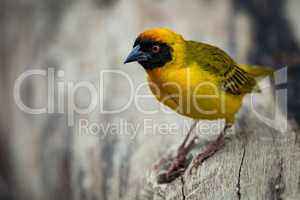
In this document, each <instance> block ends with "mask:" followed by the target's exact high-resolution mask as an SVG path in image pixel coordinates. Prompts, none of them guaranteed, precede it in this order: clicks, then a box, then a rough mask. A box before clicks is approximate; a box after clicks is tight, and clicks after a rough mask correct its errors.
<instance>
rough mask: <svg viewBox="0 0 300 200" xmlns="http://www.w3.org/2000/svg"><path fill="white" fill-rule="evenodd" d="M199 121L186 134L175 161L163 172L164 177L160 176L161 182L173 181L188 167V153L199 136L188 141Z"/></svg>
mask: <svg viewBox="0 0 300 200" xmlns="http://www.w3.org/2000/svg"><path fill="white" fill-rule="evenodd" d="M197 122H198V121H195V122H194V123H193V125H192V126H191V128H190V129H189V132H188V134H187V135H186V136H185V138H184V140H183V142H182V143H181V145H180V146H179V148H178V150H177V155H176V157H175V159H174V161H173V162H172V163H171V165H170V167H169V168H168V170H167V172H166V173H165V174H163V177H160V181H158V182H160V183H168V182H171V181H173V180H174V179H175V178H177V177H178V176H180V175H181V174H182V173H183V172H184V171H185V170H186V168H187V165H188V163H187V155H188V153H189V152H190V150H191V149H192V147H193V146H194V144H195V142H196V140H197V138H198V137H197V136H195V137H193V138H192V139H191V141H190V142H188V140H189V138H190V136H191V134H192V131H193V129H194V128H195V127H196V125H197Z"/></svg>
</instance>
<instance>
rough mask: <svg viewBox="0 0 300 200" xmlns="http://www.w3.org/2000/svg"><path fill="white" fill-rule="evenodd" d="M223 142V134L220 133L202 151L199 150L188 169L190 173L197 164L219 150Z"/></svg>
mask: <svg viewBox="0 0 300 200" xmlns="http://www.w3.org/2000/svg"><path fill="white" fill-rule="evenodd" d="M224 144H225V142H224V134H222V133H221V134H220V135H219V136H218V138H217V139H216V140H215V141H214V142H212V143H211V144H209V146H208V147H207V148H206V149H205V150H204V151H203V152H201V153H200V154H198V155H197V156H196V157H195V158H194V160H193V166H192V167H191V169H190V174H191V173H192V171H193V169H197V168H198V167H199V165H201V164H202V163H203V161H204V160H206V159H207V158H209V157H211V156H212V155H214V154H215V153H216V152H217V151H218V150H220V149H221V148H222V147H223V145H224Z"/></svg>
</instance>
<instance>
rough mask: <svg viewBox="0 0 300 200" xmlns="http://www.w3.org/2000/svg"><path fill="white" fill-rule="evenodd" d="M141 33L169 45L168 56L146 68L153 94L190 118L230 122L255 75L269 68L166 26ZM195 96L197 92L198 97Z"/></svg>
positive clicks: (251, 88)
mask: <svg viewBox="0 0 300 200" xmlns="http://www.w3.org/2000/svg"><path fill="white" fill-rule="evenodd" d="M141 37H144V38H151V39H153V40H156V41H161V42H165V43H166V44H168V45H170V46H171V47H172V50H173V51H172V56H173V58H172V60H171V61H170V62H168V63H166V64H165V65H164V66H162V67H159V68H154V69H149V70H147V74H148V81H149V85H150V89H151V91H152V92H153V94H154V95H155V97H156V98H157V99H158V100H159V101H160V102H162V103H164V104H165V105H167V106H168V107H170V108H171V109H173V110H175V111H176V112H177V113H179V114H181V115H184V116H188V117H191V118H194V119H208V120H214V119H225V120H226V122H227V123H233V122H234V118H235V114H236V113H237V112H238V111H239V109H240V107H241V104H242V100H243V97H244V95H245V94H247V93H250V92H251V91H252V90H254V89H255V88H256V87H257V83H256V81H255V79H254V78H255V77H258V76H266V75H269V74H270V73H272V70H270V69H264V68H260V67H253V66H247V65H238V64H236V63H235V62H234V61H233V60H232V59H231V58H230V57H229V56H228V55H227V54H226V53H225V52H224V51H222V50H221V49H219V48H217V47H214V46H211V45H208V44H204V43H199V42H194V41H186V40H184V39H183V37H181V36H180V35H178V34H176V33H174V32H172V31H169V30H166V29H152V30H148V31H146V32H144V33H143V34H141ZM196 96H199V98H198V97H197V98H196Z"/></svg>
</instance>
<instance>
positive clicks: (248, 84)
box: [187, 41, 256, 95]
mask: <svg viewBox="0 0 300 200" xmlns="http://www.w3.org/2000/svg"><path fill="white" fill-rule="evenodd" d="M187 50H188V52H187V56H188V57H187V60H188V61H190V62H195V61H196V63H197V64H198V65H199V67H201V68H202V69H203V70H206V71H208V72H210V73H212V74H214V75H216V76H217V79H218V80H219V83H220V86H221V88H222V89H223V90H224V91H226V92H228V93H231V94H234V95H240V94H245V93H249V92H251V91H252V90H253V88H254V87H255V86H256V81H255V79H254V78H253V77H252V76H251V75H250V74H248V73H247V72H246V71H245V70H243V69H241V68H240V67H238V65H237V64H236V63H235V62H234V60H233V59H232V58H231V57H230V56H229V55H228V54H227V53H226V52H224V51H223V50H221V49H219V48H217V47H214V46H211V45H209V44H205V43H198V42H194V41H187Z"/></svg>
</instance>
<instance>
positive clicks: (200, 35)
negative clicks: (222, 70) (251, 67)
mask: <svg viewBox="0 0 300 200" xmlns="http://www.w3.org/2000/svg"><path fill="white" fill-rule="evenodd" d="M299 10H300V1H298V0H186V1H182V0H1V1H0V27H1V31H0V34H1V35H0V44H1V46H0V47H1V49H0V53H1V54H0V55H1V61H2V62H1V67H0V77H1V78H0V94H1V98H0V107H1V112H0V199H1V200H2V199H3V200H4V199H5V200H12V199H32V200H34V199H43V200H47V199H49V200H50V199H101V200H108V199H112V200H114V199H134V197H135V196H137V194H138V193H139V192H140V187H139V186H140V181H141V180H142V179H141V177H143V176H144V175H145V173H146V171H147V169H148V168H149V167H151V165H152V164H153V163H154V161H156V160H157V159H158V158H159V155H161V153H162V152H164V151H165V150H167V149H168V148H169V147H170V145H171V144H174V142H175V141H177V139H178V137H181V136H180V135H179V134H180V133H181V132H182V129H181V128H179V129H176V130H175V131H174V134H173V135H172V134H156V132H155V131H153V130H148V132H147V131H146V132H145V131H143V129H138V130H137V131H136V132H130V131H129V132H128V131H127V132H126V133H125V132H124V134H120V132H119V131H111V134H108V135H105V133H102V132H101V131H98V132H97V134H88V133H82V132H80V131H78V128H77V125H78V123H79V121H80V119H81V120H82V119H87V120H88V123H90V122H94V123H97V124H102V125H105V124H112V123H116V124H119V123H120V122H121V121H122V120H123V121H126V122H129V123H132V124H140V123H142V122H143V120H144V119H147V118H149V119H151V120H153V122H152V123H154V124H155V123H161V122H168V123H175V124H178V125H179V127H182V125H183V123H185V122H184V120H182V117H180V116H177V115H176V114H163V113H162V112H158V113H156V114H155V115H146V114H142V113H140V112H137V110H136V108H135V107H134V105H131V106H129V108H128V109H126V110H125V111H123V112H121V113H116V114H113V113H112V114H105V113H102V112H100V111H99V110H95V111H94V112H92V113H90V114H86V115H80V114H76V113H75V115H74V125H73V126H69V125H68V110H67V106H65V108H63V109H62V110H63V111H65V112H62V113H59V112H58V111H57V110H58V108H57V104H56V103H55V107H54V112H53V113H48V114H39V115H32V114H28V113H25V112H23V111H22V110H20V108H19V107H18V106H17V105H16V103H15V101H14V97H13V89H14V85H15V81H16V79H17V78H18V77H19V76H20V75H21V74H22V73H23V72H26V71H28V70H31V69H41V70H46V71H47V69H48V68H52V69H53V70H55V74H56V73H58V72H59V71H63V73H61V74H60V77H56V79H55V87H57V85H56V84H57V82H61V83H65V82H67V81H72V82H74V83H76V82H78V81H89V82H91V83H95V84H97V83H98V82H97V81H99V74H100V72H101V71H103V70H122V71H123V72H125V73H126V74H128V75H129V76H130V78H131V79H132V80H133V83H134V84H135V85H138V84H139V83H142V82H143V81H145V73H144V71H143V69H142V68H141V67H140V66H138V65H126V66H124V65H123V64H122V63H123V61H124V58H125V57H126V56H127V54H128V52H129V51H130V49H131V47H132V44H133V41H134V39H135V37H136V36H137V34H138V33H140V32H142V31H143V30H144V29H146V28H150V27H156V26H162V27H168V28H170V29H173V30H174V31H176V32H178V33H181V34H182V35H184V37H185V38H188V39H192V40H198V41H203V42H207V43H210V44H213V45H216V46H219V47H221V48H222V49H224V50H226V51H227V52H228V53H229V54H230V55H231V56H232V57H233V58H234V59H235V60H236V61H237V62H239V63H249V64H260V65H267V66H270V67H273V68H274V69H280V68H282V67H284V66H288V67H289V70H288V84H287V85H284V86H283V87H288V108H289V118H290V120H291V121H292V122H293V123H294V124H297V123H299V122H300V102H299V101H300V100H299V99H300V95H299V94H298V93H297V91H299V89H300V83H299V82H298V80H299V78H298V77H300V70H299V66H300V51H299V44H300V23H299V18H300V13H299ZM123 78H124V77H123ZM64 87H65V88H66V85H64ZM280 87H282V86H280ZM48 89H49V83H48V82H47V80H46V79H45V78H43V77H35V78H30V79H28V80H26V81H24V82H23V84H22V87H21V99H22V101H23V102H24V103H25V104H26V105H28V106H30V107H33V108H41V107H45V106H46V105H47V102H48V99H47V96H48V95H49V94H48V93H49V91H48ZM65 91H67V90H65ZM103 91H104V92H103V96H102V97H98V98H101V99H102V101H101V102H102V104H101V105H102V106H103V108H105V109H114V108H117V107H118V106H119V105H123V104H124V102H126V101H127V100H128V98H129V95H130V93H129V92H128V91H129V86H128V84H127V82H126V81H125V82H124V79H122V77H120V76H114V75H109V74H108V75H107V76H105V82H104V85H103ZM141 91H142V93H143V94H149V90H148V88H147V87H143V88H142V89H141ZM68 95H69V94H68V93H67V92H66V93H65V97H66V98H65V99H67V98H68ZM57 96H58V94H57V90H55V91H54V97H55V99H57ZM75 97H76V105H78V106H81V107H86V105H88V104H89V102H90V101H91V97H90V96H89V95H88V93H86V91H84V90H78V92H77V93H76V95H75ZM62 101H63V102H64V101H65V100H62ZM141 105H143V106H145V107H146V108H148V109H150V108H151V109H157V110H158V108H159V104H158V103H157V102H156V101H155V99H154V98H153V99H148V100H147V101H146V102H143V103H141ZM177 133H178V134H177ZM128 134H129V135H128ZM104 135H105V137H104ZM158 144H164V145H160V147H159V148H157V145H158ZM149 152H150V153H149Z"/></svg>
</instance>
